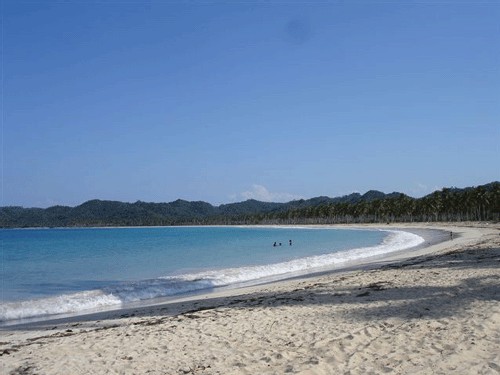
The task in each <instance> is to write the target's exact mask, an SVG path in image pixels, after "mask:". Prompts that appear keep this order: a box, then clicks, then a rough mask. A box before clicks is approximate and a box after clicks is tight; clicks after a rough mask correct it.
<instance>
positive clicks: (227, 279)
mask: <svg viewBox="0 0 500 375" xmlns="http://www.w3.org/2000/svg"><path fill="white" fill-rule="evenodd" d="M387 232H389V234H388V236H387V237H386V238H385V239H384V241H383V242H382V243H381V244H380V245H377V246H372V247H363V248H356V249H351V250H346V251H341V252H336V253H331V254H324V255H317V256H310V257H306V258H299V259H294V260H290V261H287V262H282V263H276V264H268V265H260V266H250V267H238V268H228V269H222V270H214V271H206V272H200V273H192V274H184V275H179V276H165V277H160V278H157V279H152V280H142V281H138V282H133V283H126V284H122V285H119V286H114V287H109V288H103V289H101V290H91V291H85V292H79V293H73V294H66V295H61V296H56V297H48V298H42V299H36V300H28V301H18V302H7V303H2V304H0V321H1V322H6V321H12V320H19V319H27V318H36V317H43V316H51V315H56V314H75V313H81V312H84V311H88V310H95V309H103V308H109V307H116V308H120V306H121V305H122V304H124V303H130V302H136V301H142V300H148V299H153V298H159V297H167V296H173V295H178V294H183V293H188V292H195V291H199V290H207V289H211V288H214V287H220V286H228V285H234V284H240V283H246V282H258V281H259V280H265V279H267V278H273V279H280V278H285V277H287V276H289V275H293V274H294V273H301V274H305V273H308V272H313V271H314V270H319V269H324V268H325V267H335V266H340V265H342V264H345V263H348V262H353V261H357V260H360V259H364V258H369V257H374V256H380V255H383V254H387V253H391V252H395V251H400V250H403V249H407V248H410V247H414V246H418V245H420V244H421V243H422V242H424V239H423V238H422V237H420V236H417V235H415V234H413V233H409V232H403V231H387Z"/></svg>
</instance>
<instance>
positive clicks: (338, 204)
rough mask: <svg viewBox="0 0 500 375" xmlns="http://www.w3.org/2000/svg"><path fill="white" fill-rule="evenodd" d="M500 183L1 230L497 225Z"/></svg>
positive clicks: (28, 214)
mask: <svg viewBox="0 0 500 375" xmlns="http://www.w3.org/2000/svg"><path fill="white" fill-rule="evenodd" d="M499 218H500V183H499V182H492V183H489V184H486V185H481V186H477V187H469V188H463V189H459V188H443V189H442V190H438V191H435V192H433V193H431V194H429V195H427V196H425V197H422V198H412V197H410V196H408V195H405V194H402V193H390V194H384V193H381V192H378V191H373V190H371V191H369V192H367V193H365V194H364V195H360V194H358V193H353V194H350V195H347V196H344V197H337V198H329V197H316V198H312V199H308V200H297V201H291V202H288V203H269V202H259V201H256V200H248V201H245V202H239V203H233V204H226V205H221V206H218V207H214V206H212V205H211V204H209V203H206V202H188V201H183V200H180V199H179V200H177V201H174V202H170V203H146V202H141V201H138V202H135V203H124V202H115V201H101V200H92V201H88V202H85V203H83V204H82V205H80V206H76V207H66V206H53V207H49V208H46V209H42V208H23V207H0V227H2V228H24V227H86V226H87V227H88V226H170V225H237V224H248V225H253V224H353V223H354V224H356V223H400V222H437V221H454V222H460V221H498V220H499Z"/></svg>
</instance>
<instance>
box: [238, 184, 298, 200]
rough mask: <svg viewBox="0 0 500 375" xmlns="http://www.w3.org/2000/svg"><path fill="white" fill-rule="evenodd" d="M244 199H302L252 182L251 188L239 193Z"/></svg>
mask: <svg viewBox="0 0 500 375" xmlns="http://www.w3.org/2000/svg"><path fill="white" fill-rule="evenodd" d="M240 195H241V197H242V198H243V199H244V200H247V199H255V200H258V201H262V202H289V201H291V200H295V199H302V197H301V196H299V195H295V194H290V193H273V192H270V191H269V190H267V188H266V187H265V186H262V185H257V184H254V185H252V189H251V190H248V191H244V192H243V193H241V194H240Z"/></svg>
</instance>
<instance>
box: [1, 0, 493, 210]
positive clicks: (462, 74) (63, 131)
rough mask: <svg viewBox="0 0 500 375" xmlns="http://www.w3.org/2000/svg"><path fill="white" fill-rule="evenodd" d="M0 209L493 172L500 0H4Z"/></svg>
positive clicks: (212, 196) (364, 185)
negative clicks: (7, 206) (0, 200)
mask: <svg viewBox="0 0 500 375" xmlns="http://www.w3.org/2000/svg"><path fill="white" fill-rule="evenodd" d="M2 27H3V34H2V37H3V49H2V67H3V84H2V93H3V102H2V106H3V119H2V142H3V149H2V205H22V206H25V207H32V206H35V207H47V206H51V205H55V204H63V205H70V206H74V205H78V204H81V203H83V202H84V201H86V200H89V199H110V200H120V201H127V202H134V201H136V200H142V201H148V202H169V201H173V200H176V199H178V198H181V199H186V200H204V201H207V202H210V203H212V204H217V205H218V204H221V203H229V202H235V201H242V200H245V199H248V198H256V199H260V200H272V201H288V200H291V199H294V198H311V197H315V196H319V195H328V196H331V197H334V196H339V195H344V194H349V193H352V192H354V191H357V192H361V193H364V192H366V191H367V190H369V189H377V190H381V191H384V192H386V193H388V192H392V191H401V192H404V193H407V194H409V195H411V196H415V197H419V196H422V195H424V194H427V193H429V192H431V191H433V190H435V189H440V188H442V187H449V186H457V187H465V186H475V185H479V184H483V183H487V182H491V181H494V180H498V179H500V167H499V165H500V2H499V1H470V2H467V1H439V2H432V1H379V2H378V1H352V2H348V1H345V2H344V1H331V2H328V1H321V2H314V1H312V2H303V1H301V2H290V1H279V2H278V1H276V2H275V1H235V2H215V1H203V2H201V1H188V2H185V3H183V2H172V1H163V2H161V1H113V0H110V1H105V0H102V1H99V0H94V1H92V0H89V1H71V0H68V1H53V0H46V1H42V0H39V1H23V0H16V1H14V0H4V1H3V3H2Z"/></svg>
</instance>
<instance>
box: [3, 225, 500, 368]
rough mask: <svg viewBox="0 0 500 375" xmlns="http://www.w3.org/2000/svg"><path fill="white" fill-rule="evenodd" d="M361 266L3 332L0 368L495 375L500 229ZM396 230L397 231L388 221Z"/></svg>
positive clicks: (467, 232)
mask: <svg viewBox="0 0 500 375" xmlns="http://www.w3.org/2000/svg"><path fill="white" fill-rule="evenodd" d="M396 227H397V228H408V230H421V229H443V230H446V231H448V232H449V231H452V232H453V233H454V238H453V239H452V240H448V241H445V242H441V243H438V244H430V245H429V246H426V247H421V248H419V249H417V250H415V251H413V252H411V253H408V252H405V253H399V254H394V255H393V256H391V257H390V258H385V259H383V260H379V261H376V262H372V263H370V264H365V265H363V266H362V267H357V268H351V269H347V270H343V271H338V270H337V271H334V272H327V273H323V274H320V275H316V276H313V277H307V278H297V279H292V280H287V281H281V282H277V283H273V284H266V285H260V286H253V287H248V288H240V289H233V290H226V291H221V292H217V293H211V294H208V295H203V296H195V297H193V296H191V297H186V298H183V299H179V300H177V301H175V302H171V303H165V304H161V305H155V306H150V307H141V308H135V309H127V310H120V311H111V312H105V313H99V314H94V315H88V316H80V317H73V318H69V319H63V320H54V321H45V322H38V323H31V324H25V325H22V326H12V327H4V328H2V330H1V331H0V335H1V337H0V355H1V367H0V368H1V370H2V371H1V373H2V374H65V375H66V374H207V375H208V374H285V373H290V374H500V349H499V348H500V235H499V234H500V225H499V224H470V225H466V224H461V225H455V224H435V225H425V224H415V225H408V224H407V225H397V226H396ZM387 228H390V226H387Z"/></svg>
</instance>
